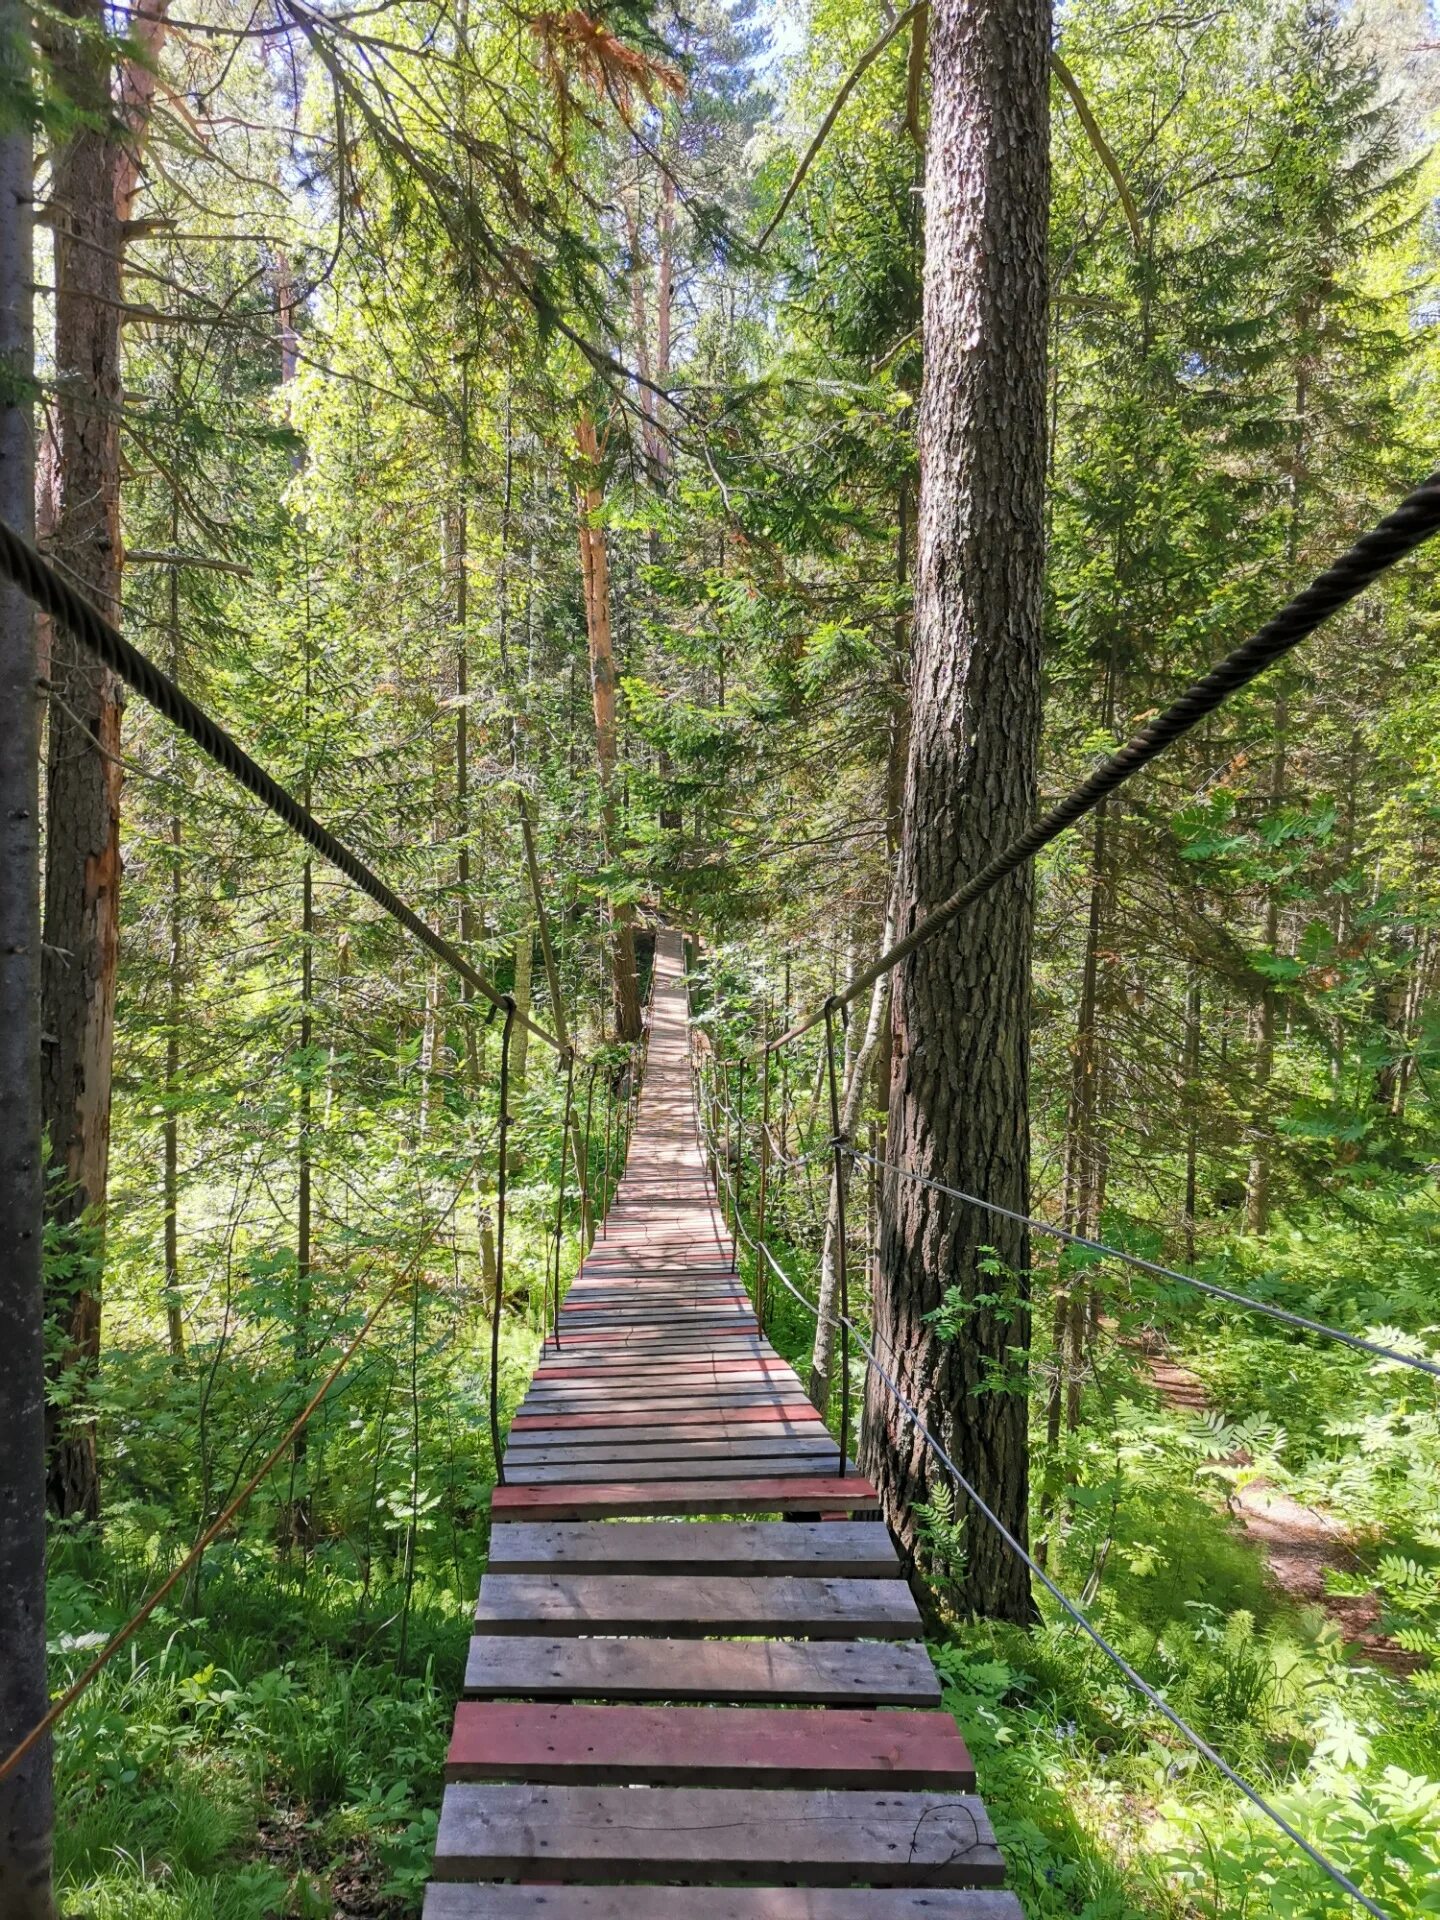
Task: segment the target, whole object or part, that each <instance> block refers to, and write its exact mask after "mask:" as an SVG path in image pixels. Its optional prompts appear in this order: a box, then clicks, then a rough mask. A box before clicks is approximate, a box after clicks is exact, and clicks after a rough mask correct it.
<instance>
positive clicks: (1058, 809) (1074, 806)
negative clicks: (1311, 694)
mask: <svg viewBox="0 0 1440 1920" xmlns="http://www.w3.org/2000/svg"><path fill="white" fill-rule="evenodd" d="M1437 532H1440V472H1436V473H1432V474H1431V475H1430V477H1429V478H1428V479H1427V480H1424V481H1422V482H1421V484H1420V485H1419V486H1418V487H1417V488H1416V489H1415V490H1414V492H1413V493H1410V494H1407V495H1406V497H1405V499H1404V500H1402V501H1401V503H1400V505H1399V506H1398V507H1396V508H1395V510H1394V512H1393V513H1388V514H1386V516H1385V518H1384V519H1383V520H1381V521H1380V522H1379V523H1378V524H1377V525H1376V526H1374V527H1372V528H1371V530H1370V531H1369V532H1368V533H1366V534H1362V535H1361V537H1360V538H1359V539H1358V540H1357V541H1356V542H1355V544H1354V545H1353V546H1352V547H1350V548H1349V549H1348V551H1346V552H1345V553H1343V554H1342V555H1341V556H1340V558H1339V559H1338V560H1336V561H1334V562H1333V563H1332V565H1330V566H1329V567H1327V568H1326V570H1325V572H1324V573H1322V574H1320V575H1318V577H1317V578H1316V579H1314V580H1313V581H1312V582H1311V583H1310V585H1309V586H1308V587H1306V588H1305V590H1304V592H1303V593H1299V594H1297V595H1296V596H1295V598H1294V599H1293V600H1291V601H1289V602H1287V604H1286V605H1285V606H1283V607H1282V608H1281V609H1280V611H1279V612H1278V613H1277V614H1275V616H1274V617H1273V618H1272V619H1270V620H1268V621H1267V622H1266V623H1265V625H1264V626H1263V627H1261V628H1260V630H1259V632H1258V633H1254V634H1252V635H1251V637H1250V638H1249V639H1248V640H1246V641H1244V642H1242V644H1241V645H1240V646H1238V647H1236V648H1235V649H1234V651H1233V652H1232V653H1229V654H1227V655H1226V656H1225V658H1224V659H1223V660H1221V661H1219V662H1218V664H1217V665H1215V666H1213V667H1212V668H1211V669H1210V671H1209V672H1208V673H1207V674H1205V675H1204V676H1203V678H1201V679H1199V680H1196V681H1194V682H1192V683H1191V685H1190V686H1189V687H1187V688H1186V689H1185V691H1184V692H1183V693H1182V694H1181V695H1180V696H1179V698H1178V699H1177V700H1174V701H1172V703H1171V704H1170V705H1169V706H1168V707H1167V708H1166V709H1165V711H1164V712H1163V713H1161V714H1158V715H1157V716H1156V718H1155V719H1153V720H1152V721H1151V722H1150V724H1149V725H1148V726H1147V727H1144V728H1142V729H1141V731H1140V732H1139V733H1137V734H1136V735H1135V736H1134V738H1133V739H1132V740H1130V741H1129V742H1128V743H1127V744H1126V745H1125V746H1123V747H1121V748H1120V750H1119V752H1118V753H1114V754H1111V755H1110V756H1109V757H1108V758H1107V759H1105V760H1102V761H1101V763H1100V765H1099V766H1098V767H1096V769H1095V770H1094V772H1093V773H1091V774H1090V775H1089V776H1088V777H1087V778H1086V779H1084V780H1082V781H1081V783H1080V784H1079V786H1077V787H1075V788H1073V789H1072V791H1071V792H1070V793H1069V794H1067V795H1066V797H1065V798H1064V799H1063V800H1062V801H1060V802H1059V804H1058V805H1057V806H1054V807H1052V808H1051V809H1050V811H1049V812H1048V813H1046V814H1043V815H1042V816H1041V818H1040V819H1038V820H1036V821H1033V822H1032V823H1031V825H1030V826H1028V827H1027V828H1026V829H1025V831H1024V832H1023V833H1022V834H1020V835H1018V836H1017V838H1016V839H1014V840H1012V841H1011V842H1010V844H1009V846H1007V847H1004V848H1002V849H1001V851H1000V852H999V853H997V854H996V855H995V857H994V859H993V860H991V861H990V862H989V864H988V865H987V866H984V867H982V868H981V870H980V872H979V873H977V874H976V875H975V877H974V878H973V879H972V880H968V881H967V882H966V883H965V885H964V886H963V887H962V888H961V889H960V891H959V892H958V893H956V894H952V895H951V897H950V898H949V899H948V900H946V901H945V902H943V904H942V905H940V906H938V907H936V908H935V909H934V911H933V912H931V913H928V914H927V915H926V916H925V918H924V919H923V920H922V921H921V922H920V923H919V925H918V926H916V927H914V928H912V929H911V931H910V932H909V933H907V934H906V936H905V938H904V939H903V940H899V941H897V942H896V943H895V945H894V946H893V947H891V948H890V949H889V951H888V952H886V953H882V954H881V956H880V958H879V959H878V960H876V961H875V962H874V963H873V965H871V966H868V967H866V968H865V970H864V972H863V973H858V974H856V976H855V977H854V979H853V980H851V981H850V982H849V983H848V984H847V985H846V986H845V987H844V988H843V989H842V990H841V991H840V993H839V994H838V995H832V996H831V997H832V999H837V1000H838V1001H839V1002H840V1004H841V1005H842V1006H848V1004H849V1003H850V1001H852V1000H853V999H854V998H855V997H856V995H857V994H860V993H863V992H865V990H866V989H867V988H868V987H872V986H873V985H874V984H875V982H876V981H877V980H878V979H879V978H880V977H881V975H882V974H886V973H889V972H890V970H891V968H892V967H896V966H898V965H899V964H900V962H901V961H902V960H907V959H908V958H909V957H910V955H911V954H912V953H914V952H915V951H916V949H917V948H918V947H923V946H924V945H925V944H926V943H927V942H928V941H930V940H932V939H933V938H934V937H935V935H936V934H937V933H940V932H941V931H942V930H943V929H944V928H945V927H947V926H948V925H949V924H950V922H951V921H952V920H954V919H955V918H956V917H957V915H959V914H960V913H962V912H963V911H964V909H965V908H966V907H968V906H971V905H972V904H973V903H974V902H975V901H976V900H978V899H979V898H980V896H981V895H982V894H985V893H988V892H989V891H990V889H991V888H992V887H993V886H994V885H995V884H996V883H997V881H1000V880H1003V879H1005V878H1006V876H1007V875H1009V874H1012V873H1014V872H1016V871H1017V869H1018V868H1020V867H1023V866H1024V865H1025V863H1026V861H1027V860H1030V859H1033V857H1034V856H1035V855H1036V854H1037V853H1038V852H1039V851H1040V849H1041V848H1042V847H1046V846H1048V845H1049V844H1050V842H1051V841H1052V840H1055V839H1058V837H1059V836H1060V835H1061V834H1062V833H1064V832H1065V831H1066V829H1067V828H1069V827H1073V826H1074V825H1075V823H1076V821H1077V820H1080V819H1083V817H1084V816H1085V815H1086V814H1087V813H1089V812H1090V811H1091V810H1092V809H1093V808H1094V807H1096V806H1098V805H1099V803H1100V802H1101V801H1102V800H1104V799H1105V798H1106V797H1107V796H1108V795H1109V794H1112V793H1113V792H1114V791H1115V790H1116V788H1117V787H1121V786H1123V785H1124V784H1125V782H1126V781H1127V780H1129V779H1130V778H1131V777H1132V775H1134V774H1136V773H1138V772H1139V771H1140V769H1141V768H1142V767H1145V766H1148V765H1149V763H1150V762H1151V761H1152V760H1153V759H1154V758H1155V757H1156V755H1157V754H1159V753H1163V752H1164V750H1165V748H1166V747H1169V746H1172V745H1173V744H1174V743H1175V741H1177V740H1179V739H1181V738H1182V737H1183V736H1184V735H1185V734H1187V733H1189V732H1190V730H1191V728H1192V727H1194V726H1195V725H1197V723H1198V722H1199V721H1201V720H1203V719H1204V718H1205V717H1206V715H1207V714H1210V713H1213V712H1214V711H1215V709H1216V708H1217V707H1219V706H1221V705H1222V704H1223V703H1224V702H1225V701H1226V700H1228V699H1229V698H1230V696H1231V694H1232V693H1238V692H1239V691H1240V689H1241V688H1242V687H1247V686H1249V684H1250V682H1251V681H1252V680H1254V679H1255V678H1256V677H1257V675H1259V674H1261V673H1263V672H1264V671H1265V669H1266V668H1267V667H1269V666H1273V665H1274V663H1275V662H1276V661H1277V660H1280V659H1282V658H1283V657H1284V656H1285V655H1286V654H1287V653H1289V652H1290V651H1291V650H1292V649H1293V648H1295V647H1297V646H1299V644H1300V642H1301V641H1302V640H1304V639H1306V638H1307V637H1308V636H1309V635H1310V634H1312V633H1313V632H1314V631H1315V629H1316V628H1317V627H1318V626H1320V625H1321V624H1322V623H1323V622H1324V621H1326V620H1328V619H1329V618H1330V616H1331V615H1332V614H1334V613H1338V612H1339V611H1340V609H1341V608H1342V607H1344V606H1347V605H1348V604H1349V603H1350V601H1352V600H1353V599H1355V598H1356V596H1357V595H1358V594H1361V593H1363V592H1364V590H1365V589H1366V587H1368V586H1369V585H1370V584H1371V583H1372V581H1374V580H1376V579H1377V578H1378V577H1379V576H1380V575H1381V574H1382V573H1384V572H1386V571H1387V570H1388V569H1389V568H1390V567H1393V566H1394V565H1395V563H1396V562H1397V561H1398V560H1403V559H1404V558H1405V556H1406V555H1407V554H1409V553H1413V552H1414V550H1415V549H1416V548H1417V547H1419V546H1423V544H1424V543H1425V541H1427V540H1429V539H1430V538H1431V537H1432V535H1434V534H1435V533H1437ZM823 1018H824V1009H823V1007H822V1008H817V1009H816V1010H815V1012H814V1013H811V1014H807V1015H806V1017H805V1018H804V1019H803V1020H801V1021H800V1022H799V1023H798V1025H796V1026H793V1027H791V1028H790V1030H789V1031H788V1032H787V1033H782V1034H781V1036H780V1038H779V1039H778V1040H772V1041H771V1043H770V1044H771V1046H773V1047H783V1046H786V1045H788V1044H789V1042H790V1041H792V1040H798V1039H799V1037H800V1035H801V1034H802V1033H808V1032H809V1030H810V1028H811V1027H813V1026H815V1025H816V1024H817V1023H818V1022H819V1021H820V1020H822V1019H823Z"/></svg>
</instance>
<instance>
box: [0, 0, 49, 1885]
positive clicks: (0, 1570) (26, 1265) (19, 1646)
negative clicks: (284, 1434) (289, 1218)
mask: <svg viewBox="0 0 1440 1920" xmlns="http://www.w3.org/2000/svg"><path fill="white" fill-rule="evenodd" d="M29 48H30V15H29V11H28V9H23V8H21V7H19V6H17V5H15V4H13V0H12V3H11V4H7V5H5V6H4V7H0V88H4V89H6V90H13V92H14V93H15V95H16V96H21V95H22V94H23V92H24V91H25V90H27V89H28V87H29V84H30V71H29V69H30V51H29ZM33 199H34V181H33V169H32V157H31V139H30V128H29V125H28V123H27V122H25V121H24V120H23V117H22V116H21V115H18V114H17V115H15V116H13V118H11V119H8V120H7V121H6V122H5V124H4V126H3V128H0V520H3V521H4V522H5V524H6V525H7V526H9V527H13V528H14V529H15V531H16V532H17V533H19V534H20V535H22V537H29V535H30V533H31V529H32V527H33V524H34V512H35V435H34V420H33V413H32V402H31V397H30V396H31V383H32V381H33V379H34V364H35V354H34V335H33V327H32V320H31V283H32V281H33V279H34V275H35V270H34V266H33V263H32V258H31V209H32V204H33ZM36 678H37V676H36V622H35V617H34V612H33V609H32V608H31V605H30V602H29V601H28V600H27V599H26V598H25V596H24V594H22V593H20V592H19V591H18V590H17V589H16V588H13V587H10V586H5V585H0V712H3V714H4V715H5V723H4V726H3V727H0V1008H3V1014H4V1017H3V1019H0V1273H3V1275H4V1283H3V1284H0V1751H3V1752H9V1750H10V1748H11V1747H12V1746H13V1745H14V1744H15V1742H16V1741H17V1740H19V1739H20V1738H21V1736H22V1735H24V1734H25V1733H28V1732H29V1730H30V1728H31V1727H32V1726H34V1725H35V1723H36V1721H37V1720H39V1719H41V1718H42V1717H43V1715H44V1713H45V1709H46V1707H47V1705H48V1704H49V1692H48V1687H47V1680H46V1667H45V1393H44V1385H45V1357H44V1356H45V1348H44V1295H43V1282H42V1276H41V1246H42V1240H43V1235H42V1231H41V1215H42V1208H43V1204H44V1173H43V1165H42V1151H43V1150H42V1145H41V1137H40V1114H41V1101H40V1077H39V1060H40V1018H39V1012H40V907H39V898H38V876H39V858H40V848H39V818H40V708H39V697H38V692H37V686H36ZM51 1752H52V1749H51V1742H50V1741H49V1740H43V1741H41V1742H40V1744H39V1745H38V1746H36V1747H35V1748H34V1749H33V1750H32V1751H31V1753H30V1754H29V1756H28V1758H26V1759H25V1760H23V1761H22V1762H21V1763H20V1765H19V1766H18V1767H17V1768H16V1769H15V1770H14V1772H13V1773H11V1774H10V1775H9V1776H8V1777H7V1778H6V1779H4V1780H3V1781H0V1913H3V1914H5V1915H6V1916H7V1920H54V1914H55V1901H54V1895H53V1892H52V1888H51V1850H52V1842H53V1833H54V1801H53V1794H52V1789H51V1772H50V1769H51Z"/></svg>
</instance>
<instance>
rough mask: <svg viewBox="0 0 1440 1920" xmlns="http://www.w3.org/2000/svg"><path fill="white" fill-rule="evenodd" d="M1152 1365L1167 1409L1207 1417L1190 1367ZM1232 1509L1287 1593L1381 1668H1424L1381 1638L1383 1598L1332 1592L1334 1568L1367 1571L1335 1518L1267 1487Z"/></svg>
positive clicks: (1236, 1500)
mask: <svg viewBox="0 0 1440 1920" xmlns="http://www.w3.org/2000/svg"><path fill="white" fill-rule="evenodd" d="M1146 1365H1147V1367H1148V1369H1149V1373H1150V1378H1151V1379H1152V1380H1153V1381H1154V1383H1155V1386H1156V1389H1157V1390H1158V1392H1159V1394H1160V1397H1161V1399H1163V1400H1164V1401H1165V1402H1166V1404H1167V1405H1168V1406H1172V1407H1177V1408H1179V1409H1181V1410H1182V1411H1183V1412H1185V1413H1195V1414H1202V1413H1206V1412H1208V1411H1209V1407H1210V1403H1209V1401H1208V1400H1207V1399H1206V1397H1205V1388H1204V1386H1203V1384H1202V1383H1201V1381H1200V1380H1199V1379H1198V1378H1197V1377H1196V1376H1195V1375H1194V1374H1193V1373H1191V1372H1190V1370H1189V1368H1188V1367H1182V1366H1180V1365H1179V1363H1178V1362H1176V1361H1174V1360H1171V1359H1169V1358H1168V1357H1167V1356H1166V1355H1164V1354H1147V1356H1146ZM1228 1504H1229V1507H1230V1511H1231V1513H1232V1515H1233V1516H1234V1519H1235V1521H1236V1523H1237V1525H1238V1526H1239V1528H1240V1530H1241V1532H1242V1533H1243V1534H1244V1535H1245V1538H1246V1539H1247V1540H1248V1541H1249V1542H1250V1543H1251V1544H1252V1545H1253V1546H1254V1547H1255V1548H1256V1549H1257V1550H1258V1551H1259V1552H1260V1553H1261V1554H1263V1556H1264V1558H1265V1563H1266V1566H1267V1567H1268V1569H1269V1573H1270V1578H1271V1579H1272V1580H1273V1581H1274V1583H1275V1585H1276V1586H1277V1587H1279V1588H1280V1590H1281V1592H1282V1593H1285V1594H1288V1595H1289V1597H1290V1598H1291V1599H1292V1600H1297V1601H1299V1602H1301V1603H1302V1604H1303V1605H1307V1606H1318V1607H1320V1608H1322V1609H1323V1611H1324V1612H1325V1613H1326V1615H1327V1616H1328V1617H1329V1618H1330V1619H1331V1620H1333V1621H1334V1622H1335V1624H1336V1626H1338V1627H1339V1629H1340V1631H1341V1632H1342V1633H1343V1634H1344V1636H1345V1638H1346V1639H1347V1640H1348V1641H1349V1642H1350V1643H1351V1645H1352V1646H1354V1647H1356V1648H1358V1649H1359V1650H1360V1652H1361V1653H1363V1655H1364V1657H1365V1658H1366V1659H1367V1660H1369V1661H1372V1662H1373V1663H1374V1664H1375V1665H1376V1666H1380V1667H1386V1668H1389V1669H1390V1670H1391V1671H1392V1672H1395V1673H1412V1672H1414V1670H1415V1669H1416V1667H1417V1666H1421V1665H1423V1664H1424V1663H1423V1661H1421V1660H1419V1659H1418V1658H1417V1657H1416V1656H1415V1655H1413V1654H1409V1653H1406V1651H1405V1650H1404V1648H1403V1647H1397V1646H1396V1644H1395V1642H1394V1641H1393V1640H1390V1639H1387V1638H1386V1636H1385V1635H1384V1634H1383V1633H1380V1632H1379V1631H1378V1630H1377V1629H1378V1626H1379V1620H1380V1602H1379V1598H1378V1596H1377V1595H1375V1594H1373V1593H1368V1594H1361V1595H1357V1596H1355V1597H1354V1598H1352V1597H1350V1596H1348V1595H1342V1594H1333V1593H1327V1592H1326V1590H1325V1575H1326V1573H1327V1572H1328V1571H1329V1570H1330V1569H1331V1568H1332V1567H1333V1568H1334V1569H1335V1570H1336V1571H1337V1572H1343V1573H1355V1572H1358V1571H1359V1570H1360V1565H1361V1562H1360V1559H1359V1556H1358V1555H1357V1554H1356V1552H1355V1548H1354V1543H1353V1541H1352V1539H1351V1537H1350V1535H1349V1534H1348V1533H1347V1532H1346V1530H1345V1528H1344V1527H1342V1526H1341V1525H1340V1523H1339V1522H1338V1521H1337V1520H1335V1519H1334V1518H1332V1516H1331V1515H1329V1514H1327V1513H1322V1512H1320V1510H1319V1509H1318V1508H1316V1507H1307V1506H1303V1505H1302V1504H1301V1503H1300V1502H1299V1501H1298V1500H1292V1499H1291V1497H1290V1495H1289V1494H1288V1493H1282V1492H1281V1491H1280V1489H1279V1488H1278V1487H1272V1486H1270V1485H1269V1484H1268V1483H1267V1482H1266V1481H1264V1480H1255V1481H1252V1482H1251V1483H1250V1485H1248V1486H1245V1487H1240V1488H1237V1489H1236V1491H1235V1492H1234V1493H1233V1494H1232V1495H1231V1496H1230V1499H1229V1502H1228Z"/></svg>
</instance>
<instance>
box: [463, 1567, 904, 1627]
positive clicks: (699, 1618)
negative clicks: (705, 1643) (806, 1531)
mask: <svg viewBox="0 0 1440 1920" xmlns="http://www.w3.org/2000/svg"><path fill="white" fill-rule="evenodd" d="M475 1624H476V1627H477V1628H478V1629H479V1631H480V1632H482V1633H545V1634H554V1633H589V1634H594V1633H623V1634H644V1633H655V1634H661V1635H664V1636H666V1637H669V1638H682V1639H683V1638H687V1637H690V1636H695V1637H703V1636H705V1635H708V1634H716V1633H725V1634H734V1635H742V1634H774V1635H777V1636H779V1635H783V1636H785V1637H786V1638H801V1639H810V1640H857V1639H861V1638H865V1639H875V1640H914V1639H918V1638H919V1636H920V1632H921V1625H920V1613H919V1609H918V1608H917V1607H916V1605H915V1600H914V1597H913V1595H912V1594H911V1592H910V1589H909V1587H907V1586H906V1584H905V1582H904V1581H903V1580H875V1579H865V1580H835V1579H823V1578H817V1577H814V1576H810V1577H801V1576H798V1575H790V1574H777V1575H774V1576H769V1575H762V1576H758V1577H750V1578H737V1577H735V1576H733V1575H728V1574H714V1575H711V1574H705V1575H703V1576H702V1575H694V1574H683V1575H681V1574H673V1575H667V1574H626V1573H617V1574H611V1573H568V1572H566V1573H551V1574H543V1573H487V1574H486V1575H485V1577H484V1579H483V1580H482V1581H481V1582H480V1599H479V1603H478V1605H477V1606H476V1608H475Z"/></svg>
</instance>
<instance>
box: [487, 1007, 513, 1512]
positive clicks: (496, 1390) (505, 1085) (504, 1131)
mask: <svg viewBox="0 0 1440 1920" xmlns="http://www.w3.org/2000/svg"><path fill="white" fill-rule="evenodd" d="M503 1004H504V1007H505V1027H504V1032H503V1034H502V1036H501V1040H500V1165H499V1171H498V1174H497V1177H496V1193H495V1298H494V1300H493V1301H492V1302H491V1306H490V1448H491V1451H492V1453H493V1454H494V1456H495V1484H496V1485H497V1486H500V1487H503V1486H504V1484H505V1465H504V1462H503V1461H502V1459H501V1457H500V1310H501V1308H502V1307H503V1305H504V1302H505V1182H506V1176H507V1173H508V1171H509V1144H510V1143H509V1135H510V1034H511V1031H512V1029H513V1028H514V1025H515V1002H514V1000H513V998H512V997H511V996H510V995H509V994H508V993H507V994H506V996H505V999H504V1003H503Z"/></svg>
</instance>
